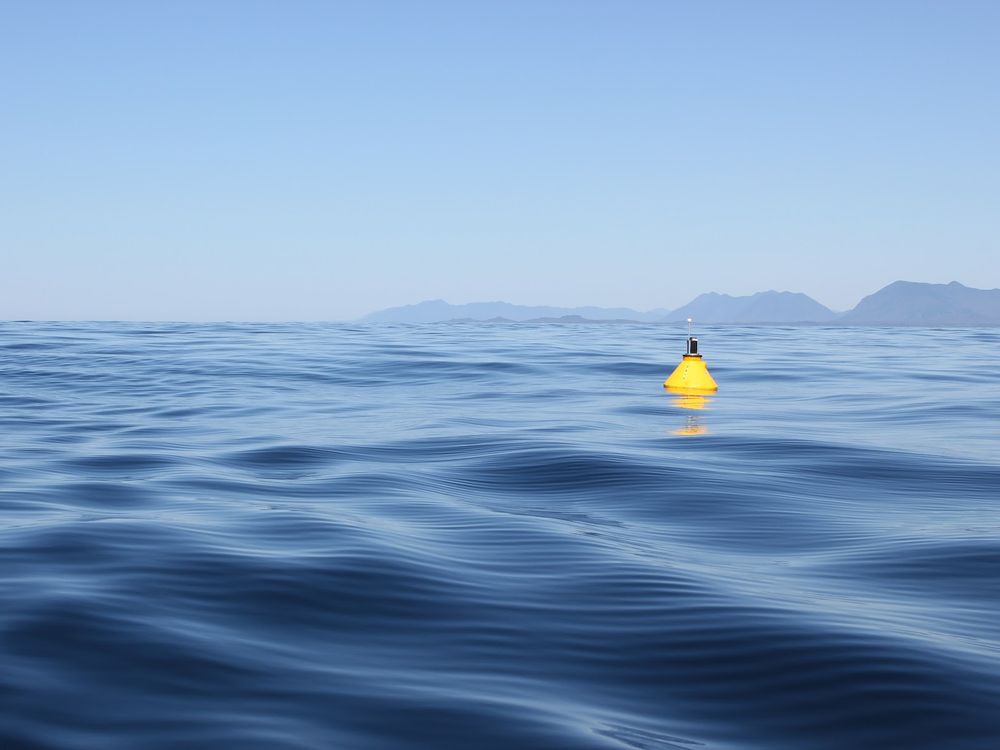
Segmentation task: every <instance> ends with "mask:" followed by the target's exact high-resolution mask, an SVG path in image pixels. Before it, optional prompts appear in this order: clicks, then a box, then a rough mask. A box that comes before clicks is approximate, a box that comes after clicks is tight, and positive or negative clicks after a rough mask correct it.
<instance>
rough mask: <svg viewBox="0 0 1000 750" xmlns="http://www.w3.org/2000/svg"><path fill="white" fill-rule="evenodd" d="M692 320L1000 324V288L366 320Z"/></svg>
mask: <svg viewBox="0 0 1000 750" xmlns="http://www.w3.org/2000/svg"><path fill="white" fill-rule="evenodd" d="M687 318H693V319H694V320H696V321H697V322H699V323H736V324H740V323H743V324H753V323H786V324H787V323H813V324H824V323H825V324H832V325H914V326H956V325H1000V289H972V288H970V287H967V286H963V285H962V284H959V283H958V282H957V281H953V282H951V283H950V284H923V283H917V282H913V281H895V282H893V283H892V284H889V285H888V286H886V287H884V288H882V289H880V290H879V291H877V292H875V293H874V294H871V295H869V296H867V297H865V298H864V299H863V300H861V302H859V303H858V304H857V306H856V307H855V308H854V309H853V310H850V311H848V312H846V313H836V312H834V311H833V310H831V309H829V308H828V307H825V306H824V305H821V304H820V303H819V302H817V301H816V300H814V299H813V298H812V297H809V296H808V295H806V294H802V293H798V292H776V291H768V292H757V293H756V294H751V295H748V296H744V297H732V296H730V295H728V294H717V293H716V292H709V293H707V294H701V295H698V296H697V297H695V298H694V299H693V300H691V301H690V302H689V303H687V304H686V305H683V306H682V307H678V308H677V309H676V310H668V309H658V310H648V311H646V312H641V311H638V310H633V309H630V308H627V307H611V308H609V307H549V306H529V305H514V304H511V303H509V302H473V303H470V304H465V305H451V304H449V303H447V302H445V301H444V300H429V301H426V302H420V303H419V304H416V305H405V306H403V307H390V308H388V309H385V310H380V311H378V312H374V313H371V314H370V315H366V316H365V317H364V318H362V320H364V321H370V322H392V323H437V322H444V321H455V320H477V321H493V322H534V323H553V322H563V323H565V322H580V321H586V320H593V321H604V322H623V321H638V322H673V321H684V320H686V319H687Z"/></svg>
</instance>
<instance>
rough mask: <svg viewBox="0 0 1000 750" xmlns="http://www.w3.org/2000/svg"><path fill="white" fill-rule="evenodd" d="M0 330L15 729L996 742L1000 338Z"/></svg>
mask: <svg viewBox="0 0 1000 750" xmlns="http://www.w3.org/2000/svg"><path fill="white" fill-rule="evenodd" d="M698 333H699V334H700V339H701V345H702V351H703V353H704V354H705V356H706V360H707V362H708V364H709V367H710V368H711V371H712V373H713V375H714V376H715V378H716V379H717V380H718V381H719V384H720V390H719V393H718V394H717V395H716V396H714V397H712V398H710V399H704V400H702V399H696V398H695V399H690V398H687V399H686V398H681V397H677V396H673V395H669V394H666V393H665V392H664V391H663V389H662V387H661V384H662V381H663V380H664V378H665V377H666V376H667V375H668V374H669V373H670V371H671V370H672V368H673V367H674V366H675V365H676V363H677V361H678V360H679V357H680V354H681V352H682V350H683V345H684V343H683V342H684V336H685V332H684V330H683V329H680V328H675V327H669V326H649V325H595V324H589V325H587V324H580V325H554V326H537V327H533V326H530V325H522V326H517V327H511V326H502V325H489V324H450V325H427V326H406V325H380V326H377V325H372V326H360V325H318V324H317V325H310V324H295V325H270V324H269V325H252V324H217V325H215V324H213V325H190V324H124V323H123V324H106V323H101V324H68V323H65V324H44V323H17V322H10V323H3V324H0V456H2V461H0V747H3V748H58V749H59V750H76V749H83V748H87V749H88V750H89V749H91V748H99V749H100V750H119V749H120V750H126V749H128V750H133V749H135V748H143V749H144V750H146V749H154V750H155V749H159V748H240V749H241V750H252V749H255V748H261V749H264V748H267V749H271V748H277V749H282V750H283V749H286V748H287V749H288V750H293V749H300V748H301V749H306V748H308V749H310V750H311V749H314V748H315V749H320V748H322V749H324V750H326V749H328V748H350V749H354V748H359V749H363V750H364V749H380V750H381V749H386V750H397V749H405V748H435V749H440V748H463V749H464V748H477V749H480V750H482V749H486V748H505V749H506V748H525V749H531V748H550V749H553V750H555V749H563V748H581V749H584V750H588V749H592V750H598V749H604V750H612V749H616V748H617V749H626V750H627V749H639V750H663V749H667V748H669V749H670V750H692V749H704V750H785V749H788V750H809V749H812V748H817V749H819V748H823V749H826V748H829V749H830V750H834V749H836V750H844V749H846V748H852V749H856V748H879V749H882V748H906V749H908V750H912V749H914V748H940V749H941V750H964V749H967V748H976V749H977V750H978V749H979V748H982V749H984V750H987V749H992V748H1000V330H997V329H891V328H883V329H876V328H871V329H839V328H796V327H745V328H744V327H718V328H713V327H703V328H701V329H700V330H699V331H698Z"/></svg>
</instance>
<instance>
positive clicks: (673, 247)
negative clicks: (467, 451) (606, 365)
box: [0, 0, 1000, 320]
mask: <svg viewBox="0 0 1000 750" xmlns="http://www.w3.org/2000/svg"><path fill="white" fill-rule="evenodd" d="M0 70H2V76H0V143H2V148H0V260H2V273H0V318H8V319H9V318H52V319H64V318H68V319H150V320H160V319H174V320H180V319H183V320H204V319H212V320H274V319H277V320H289V319H301V320H317V319H318V320H330V319H346V318H352V317H355V316H358V315H361V314H363V313H365V312H368V311H370V310H372V309H375V308H380V307H385V306H389V305H395V304H403V303H409V302H416V301H419V300H421V299H427V298H436V297H442V298H445V299H447V300H449V301H452V302H469V301H476V300H496V299H503V300H507V301H511V302H518V303H534V304H557V305H582V304H596V305H608V306H613V305H627V306H631V307H638V308H643V309H646V308H653V307H674V306H677V305H680V304H682V303H685V302H687V301H688V300H689V299H690V298H691V297H693V296H694V295H695V294H697V293H700V292H704V291H712V290H714V291H719V292H728V293H730V294H747V293H751V292H754V291H758V290H762V289H771V288H775V289H788V290H792V291H803V292H806V293H807V294H810V295H812V296H814V297H816V298H817V299H818V300H819V301H821V302H823V303H825V304H828V305H830V306H832V307H834V308H838V309H846V308H848V307H851V306H853V305H854V304H855V303H856V302H857V301H858V299H859V298H860V297H861V296H863V295H865V294H868V293H870V292H872V291H874V290H876V289H877V288H879V287H881V286H882V285H884V284H886V283H888V282H890V281H893V280H895V279H898V278H904V279H910V280H915V281H938V282H946V281H951V280H953V279H956V280H958V281H961V282H963V283H965V284H968V285H970V286H979V287H997V286H1000V239H998V238H1000V2H995V1H992V0H991V1H989V2H961V1H956V2H937V1H935V2H920V1H919V0H907V1H906V2H877V1H876V2H871V1H865V2H788V3H776V2H694V1H693V0H692V1H691V2H684V3H680V2H668V1H667V0H659V1H651V2H619V1H613V0H607V2H581V1H579V0H574V1H568V2H549V1H546V0H531V1H528V0H523V1H518V0H504V1H500V0H498V1H497V2H486V0H479V1H472V2H470V1H468V0H463V1H461V2H433V1H432V0H424V1H421V2H403V1H402V0H400V1H399V2H377V1H375V0H367V1H362V2H333V1H332V0H331V1H330V2H302V1H298V0H291V1H288V2H280V1H279V0H274V1H273V2H252V1H250V0H246V1H241V2H223V1H221V0H210V1H207V2H206V1H204V0H198V1H197V2H195V1H184V0H181V1H177V0H171V2H131V1H130V2H121V3H117V2H99V1H97V0H94V1H91V2H75V1H74V2H68V1H67V2H46V1H45V0H30V1H19V0H5V2H3V3H2V4H0Z"/></svg>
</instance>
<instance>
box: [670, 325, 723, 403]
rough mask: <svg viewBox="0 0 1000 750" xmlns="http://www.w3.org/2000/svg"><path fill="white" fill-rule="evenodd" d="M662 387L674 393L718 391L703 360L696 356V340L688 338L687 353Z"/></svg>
mask: <svg viewBox="0 0 1000 750" xmlns="http://www.w3.org/2000/svg"><path fill="white" fill-rule="evenodd" d="M663 387H664V388H666V389H667V390H669V391H674V392H676V393H688V394H697V393H715V392H716V391H717V390H719V386H718V385H717V384H716V382H715V379H714V378H713V377H712V376H711V374H709V372H708V366H707V365H706V364H705V360H704V359H702V358H701V355H700V354H698V339H696V338H695V337H694V336H688V340H687V351H686V352H685V353H684V357H683V358H682V359H681V363H680V364H679V365H677V367H676V368H675V369H674V371H673V372H672V373H671V374H670V377H669V378H667V379H666V381H665V382H664V383H663Z"/></svg>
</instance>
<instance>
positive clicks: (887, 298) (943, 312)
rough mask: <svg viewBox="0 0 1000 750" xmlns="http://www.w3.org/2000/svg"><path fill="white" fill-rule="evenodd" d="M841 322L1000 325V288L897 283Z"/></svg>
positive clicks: (909, 282)
mask: <svg viewBox="0 0 1000 750" xmlns="http://www.w3.org/2000/svg"><path fill="white" fill-rule="evenodd" d="M838 322H842V323H846V324H850V325H895V326H899V325H908V326H953V325H1000V289H972V288H971V287H967V286H964V285H962V284H959V283H958V282H957V281H953V282H951V283H950V284H923V283H919V282H915V281H894V282H893V283H891V284H889V285H888V286H886V287H883V288H882V289H879V290H878V291H877V292H875V293H874V294H871V295H869V296H867V297H865V298H864V299H863V300H861V301H860V302H859V303H858V304H857V306H856V307H855V308H854V309H853V310H851V311H850V312H847V313H845V314H844V315H843V316H841V317H840V318H839V320H838Z"/></svg>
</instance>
